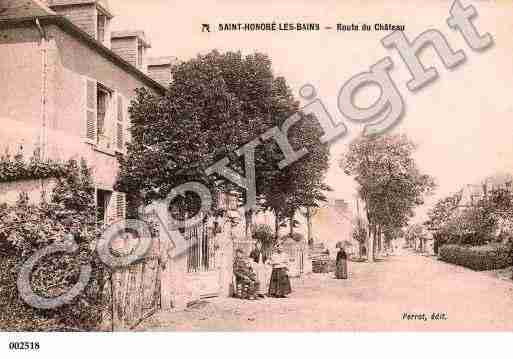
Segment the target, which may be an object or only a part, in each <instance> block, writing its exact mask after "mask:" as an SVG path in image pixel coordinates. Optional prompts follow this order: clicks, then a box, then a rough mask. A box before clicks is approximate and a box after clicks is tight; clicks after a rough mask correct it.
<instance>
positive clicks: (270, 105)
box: [116, 51, 329, 218]
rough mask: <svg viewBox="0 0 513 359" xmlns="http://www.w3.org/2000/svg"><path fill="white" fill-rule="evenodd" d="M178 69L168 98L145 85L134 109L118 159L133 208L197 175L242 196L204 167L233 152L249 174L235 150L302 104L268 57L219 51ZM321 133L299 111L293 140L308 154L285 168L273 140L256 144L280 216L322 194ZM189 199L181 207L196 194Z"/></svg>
mask: <svg viewBox="0 0 513 359" xmlns="http://www.w3.org/2000/svg"><path fill="white" fill-rule="evenodd" d="M172 75H173V81H172V82H171V84H170V86H169V89H168V91H167V93H166V95H165V96H164V97H162V98H158V97H155V96H153V95H152V94H150V93H149V92H148V91H145V90H140V91H138V95H137V98H136V100H135V101H134V102H133V103H132V105H131V107H130V115H131V119H132V127H131V129H130V132H131V135H132V141H131V143H130V144H129V145H128V153H127V156H125V157H123V158H120V164H121V166H120V167H121V168H120V174H119V178H118V182H117V185H116V188H117V190H120V191H123V192H126V193H129V198H128V199H129V202H130V207H131V208H134V207H136V206H138V205H140V204H142V203H149V202H151V201H152V200H154V199H159V198H164V197H166V196H167V195H168V194H169V192H170V191H171V190H172V189H173V188H175V187H176V186H179V185H181V184H184V183H187V182H191V181H195V182H201V183H203V184H204V185H205V186H207V187H208V188H210V189H211V192H212V193H213V194H215V193H216V191H217V190H219V189H221V190H230V191H233V190H235V191H236V193H239V198H240V202H244V201H245V197H244V194H245V192H244V190H243V189H241V188H238V187H236V186H234V184H233V183H229V182H227V181H225V180H224V179H223V178H220V177H216V176H215V175H211V176H207V175H206V174H205V170H206V169H207V168H208V167H209V166H211V165H212V164H214V163H215V162H216V161H218V160H220V159H223V158H225V157H227V158H228V159H229V160H230V167H231V168H232V169H233V170H235V171H237V172H239V173H240V174H242V175H244V174H245V173H244V172H245V166H244V158H243V157H238V156H236V155H235V151H236V150H237V149H239V148H240V147H241V146H243V145H245V144H247V143H248V142H250V141H253V140H255V139H259V138H260V136H261V135H263V134H264V133H265V132H266V131H267V130H269V129H271V128H273V127H275V126H278V127H280V128H281V126H282V125H283V123H284V122H285V120H286V119H287V118H288V117H289V116H291V115H293V114H294V113H296V112H297V111H298V110H299V104H298V102H297V101H295V100H294V98H293V95H292V92H291V90H290V88H289V87H288V85H287V83H286V80H285V79H284V78H283V77H279V76H275V75H274V73H273V71H272V63H271V60H270V59H269V57H268V56H267V55H264V54H261V53H254V54H250V55H247V56H243V55H242V54H241V53H240V52H226V53H220V52H218V51H212V52H210V53H208V54H206V55H198V56H197V57H196V58H194V59H191V60H189V61H186V62H183V63H181V64H178V65H177V66H175V67H174V68H173V70H172ZM320 134H321V132H320V128H319V126H318V125H317V124H316V123H315V121H313V119H312V118H307V117H306V116H303V115H301V120H300V121H299V122H298V123H296V124H294V125H293V126H292V128H291V129H290V131H289V140H290V143H291V144H292V145H293V147H294V148H295V149H298V148H300V147H307V148H308V149H309V150H310V153H309V154H308V155H306V156H305V157H304V158H302V159H301V160H299V161H297V162H296V163H294V164H292V165H291V166H289V167H287V168H285V169H284V170H280V169H279V167H278V163H279V161H281V160H283V158H284V156H283V153H282V152H281V149H280V148H279V146H278V145H277V143H276V142H275V141H274V140H273V139H267V140H265V141H264V140H261V144H260V145H259V146H258V147H256V150H255V173H256V179H255V180H256V194H257V197H258V199H259V201H260V204H262V206H263V207H264V208H266V209H272V210H273V211H275V214H276V215H277V218H281V217H288V216H290V215H291V212H293V211H295V210H297V208H298V207H299V206H301V205H306V204H315V203H316V202H317V201H318V200H322V199H323V195H322V193H321V192H322V190H324V189H326V188H327V187H326V186H325V185H324V184H323V176H324V173H325V171H326V170H327V167H328V153H329V152H328V148H327V146H324V145H321V144H320V143H319V140H318V139H319V137H320ZM214 197H215V196H214ZM185 202H186V203H182V204H181V206H185V207H187V206H188V203H189V202H194V199H193V198H190V199H189V200H187V201H185ZM191 207H192V208H194V206H191ZM191 210H192V209H191Z"/></svg>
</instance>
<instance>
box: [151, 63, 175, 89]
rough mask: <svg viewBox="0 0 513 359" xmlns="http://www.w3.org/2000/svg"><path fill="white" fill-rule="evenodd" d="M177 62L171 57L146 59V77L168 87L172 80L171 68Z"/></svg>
mask: <svg viewBox="0 0 513 359" xmlns="http://www.w3.org/2000/svg"><path fill="white" fill-rule="evenodd" d="M177 62H178V59H177V58H176V57H173V56H164V57H150V58H148V75H149V76H150V77H151V78H152V79H154V80H155V81H157V82H158V83H160V84H161V85H163V86H165V87H168V86H169V83H170V82H171V80H172V76H171V67H172V66H174V65H175V64H176V63H177Z"/></svg>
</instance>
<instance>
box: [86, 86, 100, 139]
mask: <svg viewBox="0 0 513 359" xmlns="http://www.w3.org/2000/svg"><path fill="white" fill-rule="evenodd" d="M97 90H98V89H97V84H96V81H94V80H92V79H86V139H87V140H89V141H92V142H94V143H96V141H97V139H98V128H97V117H96V116H97V109H96V107H97V98H98V97H97V96H98V94H97Z"/></svg>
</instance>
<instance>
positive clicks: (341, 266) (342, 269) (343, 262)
mask: <svg viewBox="0 0 513 359" xmlns="http://www.w3.org/2000/svg"><path fill="white" fill-rule="evenodd" d="M335 278H337V279H347V253H346V251H345V250H344V247H340V249H339V251H338V253H337V262H336V270H335Z"/></svg>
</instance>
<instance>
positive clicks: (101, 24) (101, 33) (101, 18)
mask: <svg viewBox="0 0 513 359" xmlns="http://www.w3.org/2000/svg"><path fill="white" fill-rule="evenodd" d="M106 27H107V17H106V16H105V15H98V28H97V33H98V41H99V42H101V43H102V44H103V43H104V42H105V28H106Z"/></svg>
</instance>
